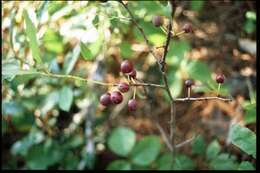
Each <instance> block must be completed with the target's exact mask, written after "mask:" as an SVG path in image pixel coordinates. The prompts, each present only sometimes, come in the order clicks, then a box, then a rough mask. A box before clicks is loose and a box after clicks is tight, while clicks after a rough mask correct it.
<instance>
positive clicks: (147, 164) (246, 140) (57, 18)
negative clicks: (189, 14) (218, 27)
mask: <svg viewBox="0 0 260 173" xmlns="http://www.w3.org/2000/svg"><path fill="white" fill-rule="evenodd" d="M2 4H3V13H2V19H3V22H2V25H3V27H2V33H3V38H2V138H3V141H4V145H3V149H2V151H3V154H2V157H3V162H2V166H3V168H4V169H37V170H44V169H62V170H63V169H64V170H73V169H81V170H82V169H96V168H101V167H102V168H104V169H107V170H195V169H199V166H198V165H197V160H196V159H197V158H202V159H204V160H205V165H206V167H208V168H209V169H212V170H224V169H229V170H231V169H232V170H254V169H255V168H254V167H255V165H254V164H253V162H251V161H247V160H242V161H240V160H239V159H238V158H237V157H236V155H234V154H233V153H232V152H231V153H228V152H224V147H223V146H222V145H221V144H220V143H219V141H218V137H216V138H214V139H212V141H207V140H206V138H205V136H203V135H198V136H197V138H196V139H194V141H192V143H191V145H190V144H187V147H188V149H189V151H190V153H182V150H180V152H178V153H177V155H175V156H173V155H172V153H170V152H169V151H167V150H166V149H167V148H166V146H165V144H164V142H163V140H161V138H160V136H159V135H155V133H153V134H152V133H150V132H149V133H140V129H139V130H136V129H133V127H136V126H137V125H136V126H135V121H134V123H132V124H131V125H129V126H128V125H127V126H126V125H125V123H122V120H124V121H125V122H126V121H127V122H130V121H131V120H132V119H130V120H129V119H128V114H127V113H126V112H124V111H122V110H120V109H121V108H120V106H115V109H114V110H112V109H109V108H108V109H104V108H103V107H100V105H99V104H98V97H99V94H100V93H101V92H102V91H104V88H103V87H104V86H102V87H100V86H96V85H95V86H94V85H92V84H90V83H89V82H87V81H86V80H85V79H93V80H96V81H107V82H118V81H119V75H120V74H119V71H118V62H120V61H121V60H123V59H131V60H132V61H133V62H135V65H136V68H137V71H138V73H137V75H139V77H140V79H142V80H144V81H154V82H156V83H160V82H161V78H160V75H159V72H158V70H157V67H156V62H155V61H154V60H151V57H150V54H148V53H147V50H146V46H145V44H144V43H145V42H144V39H143V37H142V35H141V34H140V32H139V31H138V29H137V28H136V27H134V25H133V23H132V20H131V18H130V16H129V14H128V13H127V11H126V10H125V9H124V8H123V7H122V5H121V4H120V3H119V2H117V1H109V2H100V1H82V2H76V1H75V2H74V1H73V2H65V1H63V2H62V1H61V2H52V1H39V2H29V1H25V2H14V1H10V2H7V1H4V2H3V3H2ZM206 5H207V2H206V1H191V2H189V4H188V6H184V8H185V9H184V10H187V11H193V12H195V13H196V15H195V17H196V16H200V15H201V14H203V12H204V11H205V9H206ZM128 7H129V9H131V11H133V14H134V16H135V17H136V18H137V19H138V20H137V22H138V23H139V24H140V26H141V27H142V29H143V30H144V32H145V34H146V35H147V37H148V40H149V41H150V42H151V44H152V46H153V47H156V46H162V45H163V44H164V42H165V40H166V35H165V33H164V32H163V30H162V29H161V28H156V27H154V26H153V25H152V23H151V19H152V17H153V16H154V15H155V14H156V15H161V16H163V17H164V19H165V20H166V22H167V18H168V17H169V16H170V7H169V5H168V4H167V2H164V1H140V2H139V1H138V2H130V1H129V2H128ZM186 8H188V9H186ZM178 10H181V8H180V9H178ZM181 14H182V13H181ZM183 14H184V13H183ZM184 16H185V15H184ZM184 16H183V15H181V16H180V15H179V16H178V15H177V16H176V23H178V25H180V26H178V27H176V28H178V30H180V27H181V25H182V24H179V23H181V22H180V20H182V18H183V17H184ZM185 18H186V17H185ZM194 21H197V19H195V20H194ZM255 21H256V14H255V12H254V11H247V12H246V13H245V23H244V25H243V29H244V31H245V32H246V33H247V34H252V33H254V31H255ZM174 26H175V23H174ZM243 29H242V30H243ZM193 49H194V44H193V42H192V39H189V38H188V37H186V36H184V37H179V38H173V39H172V40H171V44H170V47H169V50H168V51H169V52H168V55H167V58H166V63H167V73H168V75H169V77H168V80H169V88H170V91H171V93H172V95H173V97H178V96H181V95H183V94H184V91H185V87H184V82H183V81H184V80H185V79H187V78H190V79H193V80H194V81H196V82H197V83H199V84H201V85H203V86H204V87H196V88H194V90H193V91H194V93H196V92H204V93H207V94H211V93H212V91H215V90H216V89H217V87H218V86H217V84H216V82H215V81H214V80H213V78H212V75H211V74H212V73H214V70H213V69H211V68H210V66H209V63H208V62H207V61H206V60H200V59H196V60H195V59H193V58H190V57H189V55H190V52H191V51H192V50H193ZM50 73H53V74H56V75H60V77H59V78H55V77H51V76H50ZM42 74H45V75H42ZM71 76H78V77H80V78H73V77H71ZM110 89H113V88H112V87H111V88H110ZM153 91H155V90H151V92H153ZM149 92H150V91H149ZM153 93H154V94H155V97H156V99H154V100H156V101H157V103H156V104H158V105H160V106H161V107H160V108H159V107H158V108H157V107H152V112H151V113H156V112H157V111H154V110H156V109H161V108H162V109H164V108H163V106H162V104H161V103H164V102H165V100H163V99H164V98H166V97H163V94H162V93H160V92H157V91H155V92H153ZM220 93H221V95H223V96H227V95H228V93H230V88H229V87H228V86H227V85H226V84H224V85H223V86H222V87H221V90H220ZM137 95H138V97H139V96H140V100H141V101H140V105H141V106H142V108H144V109H142V108H140V110H138V112H137V113H136V114H135V115H132V114H131V115H129V116H132V118H133V119H138V118H140V117H141V116H147V117H148V118H150V117H152V115H150V113H149V112H146V109H147V107H145V106H144V105H145V104H148V101H147V100H146V99H143V100H142V99H141V96H142V95H143V93H142V92H138V93H137ZM167 99H168V98H167ZM154 100H152V101H154ZM242 107H243V109H244V111H245V114H244V121H245V124H246V125H248V124H254V123H255V122H256V103H255V101H252V100H250V102H249V101H248V100H247V101H245V102H244V103H243V105H242ZM165 109H166V108H165ZM167 109H168V108H167ZM89 114H91V115H89ZM163 114H164V113H163ZM117 115H118V116H117ZM116 116H117V117H116ZM115 117H116V118H115ZM162 119H163V117H162ZM160 120H161V119H160ZM141 121H142V120H141ZM189 123H192V122H189ZM123 124H124V125H123ZM133 124H134V125H133ZM152 125H153V126H155V125H154V124H152ZM187 126H188V125H187ZM144 129H145V128H144ZM144 129H143V128H141V130H144ZM228 137H229V138H228V139H229V140H230V142H231V143H232V146H236V147H238V148H239V149H240V150H241V154H246V155H248V156H249V157H251V156H252V159H255V158H256V145H255V144H256V136H255V133H254V132H253V131H252V130H250V129H248V128H245V127H242V126H240V125H237V124H235V125H233V126H232V127H231V129H230V132H229V136H228ZM100 148H101V149H100ZM108 151H109V154H110V155H113V156H115V157H116V158H115V159H108V160H106V162H107V163H106V164H105V165H103V162H102V160H101V159H102V157H101V156H100V155H102V154H104V153H106V152H108ZM109 158H110V157H109ZM100 163H102V164H100Z"/></svg>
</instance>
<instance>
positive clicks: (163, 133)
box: [155, 122, 173, 152]
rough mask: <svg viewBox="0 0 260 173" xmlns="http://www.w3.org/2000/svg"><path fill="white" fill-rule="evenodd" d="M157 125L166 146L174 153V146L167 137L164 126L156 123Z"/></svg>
mask: <svg viewBox="0 0 260 173" xmlns="http://www.w3.org/2000/svg"><path fill="white" fill-rule="evenodd" d="M155 125H156V127H157V128H158V129H159V131H160V133H161V135H162V138H163V140H164V142H165V144H166V146H167V147H168V148H169V150H170V151H171V152H172V150H173V147H172V144H171V142H170V140H169V138H168V137H167V134H166V133H165V131H164V130H163V128H162V126H161V125H160V124H159V123H158V122H155Z"/></svg>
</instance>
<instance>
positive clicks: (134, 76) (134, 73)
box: [129, 69, 136, 79]
mask: <svg viewBox="0 0 260 173" xmlns="http://www.w3.org/2000/svg"><path fill="white" fill-rule="evenodd" d="M129 76H130V77H131V78H133V79H135V78H136V70H135V69H134V70H132V71H131V72H130V73H129Z"/></svg>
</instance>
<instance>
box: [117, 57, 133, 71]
mask: <svg viewBox="0 0 260 173" xmlns="http://www.w3.org/2000/svg"><path fill="white" fill-rule="evenodd" d="M120 69H121V72H122V73H130V72H131V71H133V69H134V67H133V64H132V63H131V62H130V61H128V60H124V61H123V62H122V63H121V66H120Z"/></svg>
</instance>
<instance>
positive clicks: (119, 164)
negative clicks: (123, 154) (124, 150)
mask: <svg viewBox="0 0 260 173" xmlns="http://www.w3.org/2000/svg"><path fill="white" fill-rule="evenodd" d="M107 170H131V165H130V163H128V162H127V161H125V160H115V161H113V162H111V163H109V165H108V167H107Z"/></svg>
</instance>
